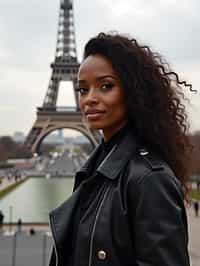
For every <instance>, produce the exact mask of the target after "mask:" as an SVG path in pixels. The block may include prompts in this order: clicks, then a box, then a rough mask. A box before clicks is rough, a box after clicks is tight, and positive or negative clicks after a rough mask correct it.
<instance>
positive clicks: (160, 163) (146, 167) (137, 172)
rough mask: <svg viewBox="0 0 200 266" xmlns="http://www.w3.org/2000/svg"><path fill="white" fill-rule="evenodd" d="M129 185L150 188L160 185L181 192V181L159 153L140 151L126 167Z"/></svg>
mask: <svg viewBox="0 0 200 266" xmlns="http://www.w3.org/2000/svg"><path fill="white" fill-rule="evenodd" d="M125 172H126V176H127V183H128V184H130V185H131V184H133V185H134V186H135V187H139V186H145V185H148V187H151V186H155V185H158V184H159V186H160V187H161V186H167V184H169V185H170V186H173V187H175V188H176V189H177V190H179V191H181V184H180V181H179V180H178V179H177V177H176V176H175V174H174V172H173V170H172V169H171V167H170V166H169V165H168V164H167V162H166V161H165V160H163V159H162V158H161V156H159V155H158V154H157V153H155V152H153V151H151V150H147V149H144V148H142V149H138V151H137V153H136V154H135V155H134V156H133V157H132V158H131V159H130V161H129V162H128V164H127V167H126V170H125Z"/></svg>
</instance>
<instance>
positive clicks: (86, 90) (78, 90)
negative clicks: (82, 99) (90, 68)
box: [76, 87, 88, 95]
mask: <svg viewBox="0 0 200 266" xmlns="http://www.w3.org/2000/svg"><path fill="white" fill-rule="evenodd" d="M76 91H77V92H78V93H79V94H80V95H86V94H87V92H88V89H87V88H83V87H81V88H77V89H76Z"/></svg>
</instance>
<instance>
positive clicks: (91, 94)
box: [85, 88, 99, 104]
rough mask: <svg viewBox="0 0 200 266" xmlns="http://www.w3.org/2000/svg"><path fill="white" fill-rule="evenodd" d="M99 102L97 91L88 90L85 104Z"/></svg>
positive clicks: (93, 89)
mask: <svg viewBox="0 0 200 266" xmlns="http://www.w3.org/2000/svg"><path fill="white" fill-rule="evenodd" d="M98 101H99V96H98V92H97V89H95V88H90V89H89V91H88V93H87V95H86V97H85V104H96V103H98Z"/></svg>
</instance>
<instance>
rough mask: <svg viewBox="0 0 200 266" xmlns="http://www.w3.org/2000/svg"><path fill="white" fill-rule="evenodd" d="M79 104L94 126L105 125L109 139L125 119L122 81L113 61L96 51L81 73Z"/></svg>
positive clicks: (85, 63)
mask: <svg viewBox="0 0 200 266" xmlns="http://www.w3.org/2000/svg"><path fill="white" fill-rule="evenodd" d="M78 91H79V106H80V109H81V111H82V113H83V115H84V116H85V118H86V121H87V123H88V125H89V127H90V128H91V129H102V131H103V135H104V139H105V140H108V139H109V138H110V137H112V136H113V135H114V134H115V133H116V132H117V131H118V130H119V129H120V128H121V127H123V126H124V124H125V123H126V110H125V105H124V96H123V90H122V85H121V82H120V80H119V78H118V76H117V74H116V73H115V71H114V69H113V67H112V64H111V62H110V61H109V60H108V59H106V57H104V56H102V55H99V54H96V55H90V56H88V57H87V58H86V59H85V60H84V61H83V63H82V64H81V66H80V68H79V73H78Z"/></svg>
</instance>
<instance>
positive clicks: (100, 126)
mask: <svg viewBox="0 0 200 266" xmlns="http://www.w3.org/2000/svg"><path fill="white" fill-rule="evenodd" d="M88 127H89V128H90V129H95V130H99V129H103V128H104V126H103V125H101V124H100V123H88Z"/></svg>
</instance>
